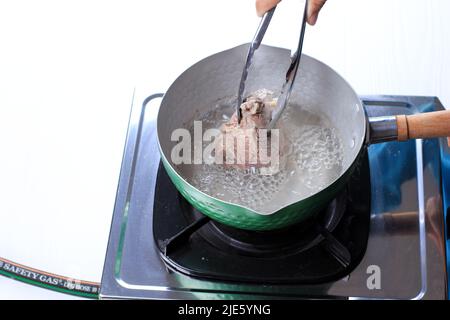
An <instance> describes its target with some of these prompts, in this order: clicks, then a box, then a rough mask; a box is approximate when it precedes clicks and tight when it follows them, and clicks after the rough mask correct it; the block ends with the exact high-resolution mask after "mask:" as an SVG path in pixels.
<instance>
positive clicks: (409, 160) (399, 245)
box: [100, 93, 450, 299]
mask: <svg viewBox="0 0 450 320" xmlns="http://www.w3.org/2000/svg"><path fill="white" fill-rule="evenodd" d="M377 98H378V99H381V98H380V97H377ZM385 99H386V101H389V100H394V101H398V100H401V99H405V101H406V100H407V98H401V97H387V98H385ZM143 100H144V98H143V95H142V94H141V95H139V93H137V94H136V96H135V99H134V103H133V111H132V114H131V117H130V127H129V131H128V137H127V144H126V148H125V152H124V158H123V164H122V170H121V175H120V182H119V186H118V192H117V198H116V204H115V209H114V215H113V221H112V226H111V234H110V239H109V243H108V251H107V255H106V260H105V266H104V272H103V278H102V286H101V293H100V296H101V297H102V298H149V299H220V298H225V299H244V298H248V299H252V298H352V299H360V298H363V299H375V298H380V299H419V298H422V299H446V297H447V289H446V281H447V277H446V270H445V268H446V260H445V245H444V231H443V229H444V221H443V212H442V200H441V199H442V194H441V187H440V186H441V185H440V170H441V167H440V159H439V157H437V156H436V152H439V144H438V143H437V141H438V140H437V139H433V140H425V141H422V140H419V141H417V142H415V141H412V142H407V143H396V142H393V143H387V144H379V145H373V146H371V147H370V148H369V156H370V165H371V176H372V216H371V233H370V238H369V243H368V248H367V252H366V255H365V257H364V259H363V261H362V262H361V264H360V265H359V266H358V267H357V269H356V270H355V271H354V272H353V273H352V274H351V275H350V276H349V277H347V278H345V279H343V280H341V281H337V282H334V283H328V284H324V285H316V286H273V285H271V286H267V285H264V284H261V285H257V286H255V285H252V286H250V285H242V284H233V283H215V282H209V281H203V280H195V279H190V278H188V277H185V276H182V275H179V274H175V273H169V272H168V271H167V270H166V268H165V266H164V264H163V262H162V261H161V259H160V258H159V255H158V251H157V249H156V247H155V244H154V243H153V236H152V210H153V195H154V186H155V182H156V172H157V170H158V165H159V155H158V150H157V140H156V129H155V127H156V121H155V120H156V115H157V112H158V107H159V104H158V103H157V101H154V102H152V103H151V104H150V105H149V106H148V107H147V108H146V109H145V110H143V109H142V101H143ZM420 101H422V100H420ZM427 101H428V100H426V99H423V103H427ZM383 108H384V106H383V107H380V110H381V111H380V112H382V110H384V109H383ZM402 112H403V111H402ZM141 114H142V120H140V119H141ZM372 116H374V115H372ZM139 124H141V127H140V126H139ZM138 137H140V138H138ZM137 146H139V148H138V149H137ZM441 152H442V156H443V157H445V158H446V159H450V150H449V149H448V148H446V149H441ZM402 155H403V156H402ZM133 167H134V169H133ZM393 167H395V170H394V168H393ZM397 169H398V170H399V171H396V170H397ZM133 172H134V173H133ZM132 173H133V175H134V178H132ZM394 173H395V174H394ZM393 175H394V176H393ZM390 179H391V180H390ZM393 195H395V199H393ZM403 221H407V223H404V222H403ZM168 223H170V222H168ZM374 267H375V268H376V267H378V268H379V270H380V272H381V274H380V279H381V282H380V285H381V288H380V289H369V288H368V286H367V283H368V281H369V277H370V272H371V271H372V270H374Z"/></svg>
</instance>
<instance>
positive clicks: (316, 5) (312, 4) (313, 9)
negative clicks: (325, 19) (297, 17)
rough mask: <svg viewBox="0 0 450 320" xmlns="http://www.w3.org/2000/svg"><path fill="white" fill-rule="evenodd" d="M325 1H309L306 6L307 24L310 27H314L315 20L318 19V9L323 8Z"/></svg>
mask: <svg viewBox="0 0 450 320" xmlns="http://www.w3.org/2000/svg"><path fill="white" fill-rule="evenodd" d="M325 2H327V0H309V5H308V23H309V24H310V25H312V26H313V25H315V24H316V22H317V18H318V17H319V12H320V9H322V7H323V6H324V4H325Z"/></svg>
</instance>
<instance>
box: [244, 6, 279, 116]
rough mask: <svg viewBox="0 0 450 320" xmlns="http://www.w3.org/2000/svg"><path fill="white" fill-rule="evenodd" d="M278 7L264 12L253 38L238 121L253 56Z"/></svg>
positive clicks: (248, 54) (245, 71)
mask: <svg viewBox="0 0 450 320" xmlns="http://www.w3.org/2000/svg"><path fill="white" fill-rule="evenodd" d="M276 8H277V7H276V6H275V7H274V8H272V9H271V10H269V11H267V12H266V13H265V14H264V16H263V17H262V19H261V22H260V24H259V26H258V29H257V30H256V34H255V37H254V38H253V41H252V42H251V43H250V47H249V49H248V53H247V59H246V61H245V65H244V70H243V71H242V77H241V81H240V82H239V89H238V96H237V104H236V113H237V116H238V123H241V118H242V111H241V104H242V101H243V100H244V98H243V96H244V91H245V81H247V77H248V71H249V69H250V66H251V65H252V62H253V56H254V54H255V52H256V50H258V48H259V46H260V45H261V42H262V41H263V39H264V35H265V34H266V31H267V28H268V27H269V24H270V21H271V20H272V17H273V14H274V13H275V9H276Z"/></svg>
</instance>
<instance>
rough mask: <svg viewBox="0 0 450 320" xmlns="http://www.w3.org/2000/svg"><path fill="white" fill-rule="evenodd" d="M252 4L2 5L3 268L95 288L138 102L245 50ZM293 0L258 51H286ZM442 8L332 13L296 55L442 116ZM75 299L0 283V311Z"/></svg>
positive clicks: (445, 23) (240, 0)
mask: <svg viewBox="0 0 450 320" xmlns="http://www.w3.org/2000/svg"><path fill="white" fill-rule="evenodd" d="M253 6H254V2H253V0H227V1H217V0H216V1H211V0H192V1H182V0H164V1H151V0H128V1H123V0H122V1H116V0H112V1H111V0H108V1H106V0H96V1H87V0H79V1H75V2H74V1H70V2H69V1H60V0H41V1H31V0H27V1H25V0H16V1H3V2H1V3H0V43H1V48H2V49H1V50H0V146H1V148H2V152H1V157H0V177H1V179H0V199H1V200H2V206H1V209H0V218H1V223H0V257H4V258H7V259H10V260H13V261H17V262H20V263H22V264H24V265H28V266H32V267H34V268H37V269H42V270H45V271H49V272H52V273H57V274H62V275H67V276H70V277H72V278H79V279H83V280H90V281H100V278H101V273H102V268H103V260H104V256H105V251H106V245H107V240H108V233H109V228H110V221H111V216H112V210H113V205H114V198H115V192H116V187H117V182H118V176H119V169H120V164H121V157H122V151H123V145H124V140H125V134H126V129H127V122H128V115H129V111H130V104H131V98H132V93H133V89H134V88H135V87H138V88H139V90H143V91H148V94H151V93H153V92H161V91H164V90H165V89H166V88H167V87H168V86H169V85H170V83H171V82H172V81H173V80H174V79H175V78H176V77H177V76H178V75H179V74H180V73H181V72H182V71H183V70H185V69H186V68H188V67H189V66H190V65H191V64H193V63H194V62H196V61H198V60H200V59H202V58H203V57H205V56H207V55H210V54H213V53H215V52H218V51H221V50H224V49H227V48H230V47H233V46H235V45H239V44H242V43H245V42H248V41H249V40H250V39H251V38H252V36H253V33H254V30H255V28H256V26H257V24H258V19H257V18H256V16H255V15H254V8H253ZM297 8H300V4H299V0H284V1H283V3H282V5H280V6H279V9H278V10H277V13H276V15H275V18H274V21H273V23H272V26H271V29H270V30H269V32H268V34H267V40H266V41H265V43H267V44H271V45H277V46H283V47H293V46H294V44H295V42H296V40H297V37H298V35H297V30H298V28H297V27H295V25H296V23H299V13H298V12H299V9H297ZM449 34H450V1H448V0H428V1H421V0H329V2H328V4H327V6H326V7H325V9H324V10H323V12H322V14H321V16H320V19H319V22H318V25H317V26H316V27H314V28H309V29H308V31H307V34H306V39H305V41H306V42H305V49H304V51H305V53H307V54H310V55H312V56H314V57H316V58H318V59H320V60H322V61H324V62H325V63H327V64H329V65H330V66H332V67H333V68H334V69H336V70H337V71H338V72H339V73H341V74H342V75H343V76H344V77H345V78H346V79H347V80H348V81H349V82H350V83H351V84H352V85H353V86H354V88H355V89H356V91H358V92H359V93H361V94H405V95H436V96H439V97H440V98H441V100H442V101H443V103H444V104H445V105H447V106H450V90H448V88H450V59H449V57H450V43H449V41H448V35H449ZM8 298H10V299H18V298H24V299H66V298H68V299H70V298H72V297H70V296H67V295H63V294H59V293H55V292H51V291H49V290H44V289H40V288H36V287H32V286H30V285H26V284H23V283H20V282H17V281H13V280H10V279H7V278H4V277H0V299H8Z"/></svg>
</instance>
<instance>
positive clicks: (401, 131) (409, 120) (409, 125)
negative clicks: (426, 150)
mask: <svg viewBox="0 0 450 320" xmlns="http://www.w3.org/2000/svg"><path fill="white" fill-rule="evenodd" d="M396 118H397V130H398V140H399V141H406V140H409V139H427V138H440V137H450V110H447V111H436V112H429V113H421V114H415V115H410V116H405V115H403V116H397V117H396Z"/></svg>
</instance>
